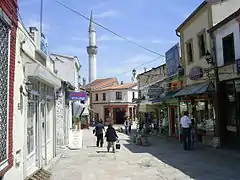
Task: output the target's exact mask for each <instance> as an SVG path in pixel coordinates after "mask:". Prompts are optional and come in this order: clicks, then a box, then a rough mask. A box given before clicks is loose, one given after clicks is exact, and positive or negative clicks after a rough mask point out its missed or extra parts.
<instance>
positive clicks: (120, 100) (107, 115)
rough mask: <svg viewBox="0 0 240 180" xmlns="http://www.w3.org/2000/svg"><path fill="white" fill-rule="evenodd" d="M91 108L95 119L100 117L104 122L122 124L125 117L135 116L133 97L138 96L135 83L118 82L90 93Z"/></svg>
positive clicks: (132, 117)
mask: <svg viewBox="0 0 240 180" xmlns="http://www.w3.org/2000/svg"><path fill="white" fill-rule="evenodd" d="M92 98H93V99H92V110H93V111H94V112H95V119H96V120H99V119H102V120H103V121H104V123H105V124H109V123H113V124H123V123H124V120H125V117H130V118H131V119H132V120H135V118H136V104H135V103H133V99H135V98H138V91H137V85H136V84H131V83H130V84H119V85H114V86H110V87H105V88H101V89H96V90H95V91H94V92H93V93H92Z"/></svg>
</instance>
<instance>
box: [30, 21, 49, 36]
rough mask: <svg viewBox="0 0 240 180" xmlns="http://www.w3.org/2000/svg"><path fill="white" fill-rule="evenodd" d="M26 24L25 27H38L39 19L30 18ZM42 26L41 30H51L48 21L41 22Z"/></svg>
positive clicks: (46, 31)
mask: <svg viewBox="0 0 240 180" xmlns="http://www.w3.org/2000/svg"><path fill="white" fill-rule="evenodd" d="M26 26H27V27H36V28H38V29H40V21H39V20H35V19H30V20H29V21H28V22H27V24H26ZM42 28H43V32H45V33H48V32H49V31H51V30H52V27H51V26H50V24H48V23H43V24H42Z"/></svg>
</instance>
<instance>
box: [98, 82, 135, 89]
mask: <svg viewBox="0 0 240 180" xmlns="http://www.w3.org/2000/svg"><path fill="white" fill-rule="evenodd" d="M135 86H137V84H136V83H126V84H117V85H113V86H109V87H105V88H101V89H98V90H99V91H105V90H118V89H130V88H133V87H135Z"/></svg>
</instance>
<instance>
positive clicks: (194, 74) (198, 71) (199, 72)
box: [188, 67, 203, 80]
mask: <svg viewBox="0 0 240 180" xmlns="http://www.w3.org/2000/svg"><path fill="white" fill-rule="evenodd" d="M188 76H189V79H191V80H198V79H201V78H202V77H203V69H202V68H201V67H194V68H192V69H191V70H190V72H189V75H188Z"/></svg>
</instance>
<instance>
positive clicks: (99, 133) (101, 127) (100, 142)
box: [93, 119, 104, 147]
mask: <svg viewBox="0 0 240 180" xmlns="http://www.w3.org/2000/svg"><path fill="white" fill-rule="evenodd" d="M103 131H104V125H103V121H102V119H100V121H99V122H98V123H97V124H96V126H95V129H94V130H93V132H95V136H96V137H97V143H96V144H97V147H99V145H100V146H101V147H103Z"/></svg>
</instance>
